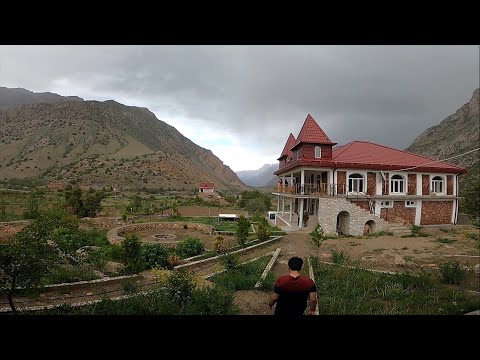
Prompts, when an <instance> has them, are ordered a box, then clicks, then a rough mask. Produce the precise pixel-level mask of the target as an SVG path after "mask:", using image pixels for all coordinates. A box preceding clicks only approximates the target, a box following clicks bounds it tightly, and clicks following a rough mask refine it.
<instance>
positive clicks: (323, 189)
mask: <svg viewBox="0 0 480 360" xmlns="http://www.w3.org/2000/svg"><path fill="white" fill-rule="evenodd" d="M274 192H275V193H280V194H291V195H313V196H320V197H321V196H332V195H335V194H345V184H326V183H320V184H318V183H314V184H311V183H306V184H303V186H302V185H301V184H293V185H290V184H289V185H286V186H285V185H281V186H280V185H277V186H276V187H275V189H274Z"/></svg>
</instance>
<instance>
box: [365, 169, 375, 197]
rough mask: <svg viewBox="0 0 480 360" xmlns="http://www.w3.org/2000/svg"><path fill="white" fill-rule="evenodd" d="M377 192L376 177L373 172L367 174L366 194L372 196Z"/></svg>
mask: <svg viewBox="0 0 480 360" xmlns="http://www.w3.org/2000/svg"><path fill="white" fill-rule="evenodd" d="M376 190H377V175H376V174H375V173H373V172H368V173H367V194H368V195H370V196H374V195H375V192H376Z"/></svg>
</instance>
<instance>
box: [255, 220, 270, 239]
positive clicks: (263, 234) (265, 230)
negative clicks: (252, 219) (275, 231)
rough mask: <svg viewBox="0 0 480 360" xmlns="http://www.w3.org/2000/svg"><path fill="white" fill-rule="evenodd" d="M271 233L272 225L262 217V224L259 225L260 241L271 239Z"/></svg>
mask: <svg viewBox="0 0 480 360" xmlns="http://www.w3.org/2000/svg"><path fill="white" fill-rule="evenodd" d="M270 233H271V228H270V224H269V223H268V221H267V219H265V218H264V217H262V218H261V219H260V224H258V230H257V235H258V240H260V241H267V240H268V238H269V237H270Z"/></svg>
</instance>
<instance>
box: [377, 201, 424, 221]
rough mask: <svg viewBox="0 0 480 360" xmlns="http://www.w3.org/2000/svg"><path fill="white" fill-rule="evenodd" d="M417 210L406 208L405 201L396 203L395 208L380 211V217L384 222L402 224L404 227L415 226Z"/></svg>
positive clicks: (394, 203)
mask: <svg viewBox="0 0 480 360" xmlns="http://www.w3.org/2000/svg"><path fill="white" fill-rule="evenodd" d="M415 210H416V209H415V208H407V207H405V201H394V202H393V208H384V209H381V210H380V217H381V218H382V219H383V220H387V221H392V222H395V223H401V224H404V225H413V224H415Z"/></svg>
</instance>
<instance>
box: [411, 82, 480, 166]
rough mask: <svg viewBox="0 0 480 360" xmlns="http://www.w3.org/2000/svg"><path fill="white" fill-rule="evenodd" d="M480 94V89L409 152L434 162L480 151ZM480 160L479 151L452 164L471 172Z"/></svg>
mask: <svg viewBox="0 0 480 360" xmlns="http://www.w3.org/2000/svg"><path fill="white" fill-rule="evenodd" d="M479 94H480V89H477V90H475V91H474V93H473V96H472V98H471V99H470V101H469V102H468V103H466V104H465V105H463V106H462V107H461V108H460V109H458V110H457V111H456V112H455V114H452V115H450V116H449V117H447V118H446V119H445V120H443V121H442V122H441V123H440V124H438V125H435V126H432V127H430V128H428V129H427V130H425V131H424V132H423V133H422V134H421V135H420V136H418V137H417V138H416V139H415V141H414V142H413V143H412V144H411V145H410V146H409V147H408V148H407V149H406V150H407V151H410V152H413V153H416V154H421V155H425V156H429V157H432V158H434V159H446V158H449V157H452V156H455V155H459V154H462V153H464V152H467V151H469V150H473V149H475V148H478V147H479V146H480V144H479V141H480V139H479V136H480V129H479V124H480V119H479V110H480V103H479ZM479 158H480V154H479V152H478V151H477V152H473V153H470V154H467V155H465V156H461V157H458V158H456V159H452V160H449V161H448V162H451V163H453V164H456V165H460V166H463V167H466V168H471V167H472V166H474V164H478V162H479Z"/></svg>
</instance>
